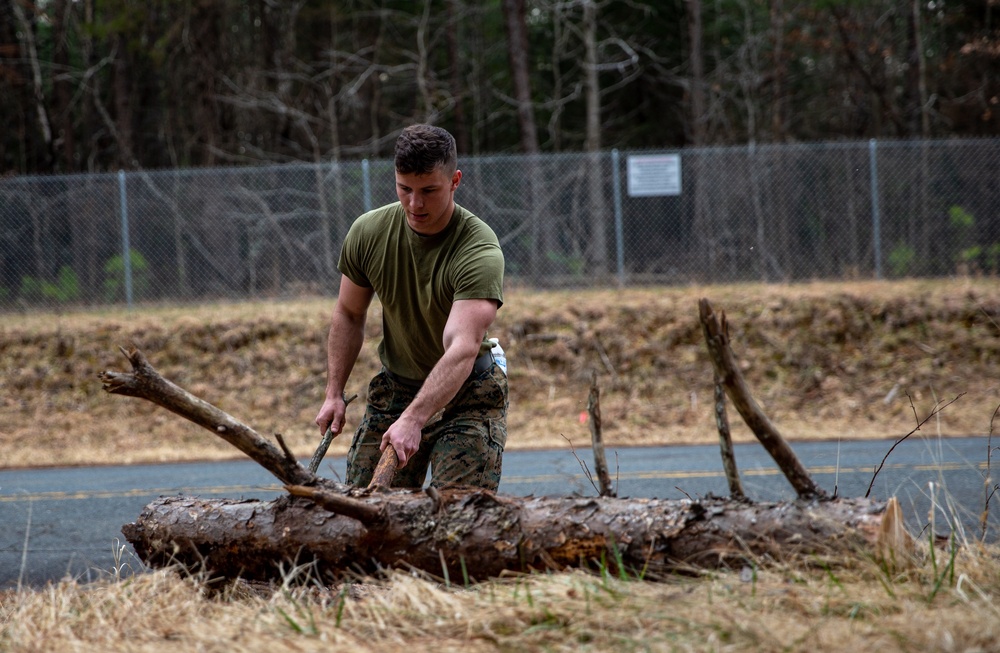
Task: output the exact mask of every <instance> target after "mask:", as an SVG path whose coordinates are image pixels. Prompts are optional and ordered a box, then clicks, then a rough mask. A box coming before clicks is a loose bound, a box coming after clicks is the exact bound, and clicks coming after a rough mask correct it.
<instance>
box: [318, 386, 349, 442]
mask: <svg viewBox="0 0 1000 653" xmlns="http://www.w3.org/2000/svg"><path fill="white" fill-rule="evenodd" d="M346 415H347V402H346V401H344V395H342V394H341V395H338V396H336V397H327V398H326V401H324V402H323V407H322V408H320V409H319V414H317V415H316V426H318V427H319V433H320V435H326V429H327V428H329V429H330V431H331V432H332V433H333V437H337V436H338V435H340V431H341V429H343V428H344V420H345V418H346Z"/></svg>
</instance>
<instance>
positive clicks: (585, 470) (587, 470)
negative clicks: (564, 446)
mask: <svg viewBox="0 0 1000 653" xmlns="http://www.w3.org/2000/svg"><path fill="white" fill-rule="evenodd" d="M559 435H561V436H562V437H563V440H565V441H566V442H569V450H570V452H571V453H572V454H573V457H574V458H576V462H578V463H580V467H582V468H583V473H584V474H585V475H586V476H587V480H588V481H590V484H591V485H592V486H594V490H595V491H596V492H597V494H598V495H600V494H601V488H599V487H597V483H595V482H594V475H593V474H591V473H590V468H589V467H587V463H586V462H584V461H583V460H582V459H581V458H580V456H578V455H576V448H574V447H573V442H572V441H571V440H570V439H569V438H567V437H566V436H565V434H563V433H560V434H559Z"/></svg>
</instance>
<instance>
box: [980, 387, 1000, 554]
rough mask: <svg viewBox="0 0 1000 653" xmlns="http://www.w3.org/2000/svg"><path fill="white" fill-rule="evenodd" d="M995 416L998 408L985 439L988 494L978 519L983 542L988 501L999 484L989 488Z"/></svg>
mask: <svg viewBox="0 0 1000 653" xmlns="http://www.w3.org/2000/svg"><path fill="white" fill-rule="evenodd" d="M997 414H1000V406H997V407H996V410H994V411H993V416H992V417H990V434H989V436H988V437H987V438H986V474H985V482H984V485H985V486H986V488H985V490H984V491H985V492H989V494H987V495H986V501H985V502H984V503H983V514H982V516H981V517H980V519H979V524H980V527H981V528H982V538H983V540H985V539H986V527H987V524H988V523H989V518H990V501H991V500H992V499H993V496H994V495H995V494H996V493H997V491H998V490H1000V483H994V484H993V487H992V488H991V487H990V480H992V479H991V476H992V466H993V422H994V420H996V418H997ZM998 448H1000V447H998Z"/></svg>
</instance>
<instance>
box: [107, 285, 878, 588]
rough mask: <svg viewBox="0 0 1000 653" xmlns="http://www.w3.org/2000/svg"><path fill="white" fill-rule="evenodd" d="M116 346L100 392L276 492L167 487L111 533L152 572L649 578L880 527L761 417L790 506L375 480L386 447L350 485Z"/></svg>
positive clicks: (726, 367) (721, 345) (389, 464)
mask: <svg viewBox="0 0 1000 653" xmlns="http://www.w3.org/2000/svg"><path fill="white" fill-rule="evenodd" d="M705 308H708V311H707V312H706V313H705V314H704V315H703V318H710V317H712V313H711V310H710V307H708V306H707V302H706V303H705V306H703V310H704V309H705ZM704 321H705V322H713V321H714V320H704ZM706 329H707V333H708V332H711V333H710V336H709V337H710V340H709V348H710V351H712V354H713V356H715V355H716V354H720V353H721V354H722V355H723V356H729V357H730V359H724V362H723V365H718V367H717V369H716V372H717V373H718V374H719V376H720V377H721V378H722V379H723V385H726V388H727V392H730V398H731V399H733V400H734V403H736V402H737V401H738V400H740V397H744V399H746V398H748V397H749V393H748V391H745V389H744V390H743V391H742V392H743V394H742V395H741V394H736V396H735V397H734V396H733V395H734V393H732V392H731V391H732V384H733V381H734V378H735V377H733V375H732V374H731V373H730V372H731V370H732V369H735V365H732V364H731V352H730V353H728V354H727V353H726V351H727V350H728V341H727V339H726V337H725V324H724V322H723V327H722V329H721V337H720V329H717V328H709V327H706ZM122 352H123V353H124V354H125V356H126V357H127V358H128V360H129V362H130V363H131V364H132V368H133V371H132V372H131V373H122V372H110V371H106V372H103V373H102V374H100V375H99V376H100V378H101V380H102V381H103V383H104V389H105V390H106V391H108V392H110V393H112V394H123V395H127V396H131V397H138V398H143V399H146V400H148V401H152V402H153V403H156V404H158V405H160V406H162V407H164V408H167V409H168V410H171V411H173V412H174V413H176V414H178V415H180V416H182V417H185V418H186V419H189V420H191V421H193V422H195V423H197V424H200V425H201V426H204V427H205V428H206V429H208V430H210V431H212V432H213V433H215V434H216V435H218V436H220V437H223V438H224V439H226V440H227V441H228V442H230V443H231V444H233V445H234V446H236V447H237V448H239V449H240V450H241V451H243V452H244V453H246V454H247V455H248V456H250V457H251V458H252V459H253V460H255V461H257V462H258V463H259V464H261V465H262V466H263V467H264V468H265V469H267V470H268V471H270V472H271V473H272V474H274V475H275V476H276V477H277V478H278V479H279V480H281V481H282V482H283V483H285V485H286V488H287V489H288V492H289V496H283V497H280V498H278V499H276V500H273V501H256V500H253V501H242V500H232V499H221V500H206V499H200V498H197V497H169V498H161V499H158V500H157V501H154V502H152V503H150V504H149V505H148V506H146V508H145V510H144V511H143V512H142V514H141V515H139V517H138V519H137V520H136V521H135V522H134V523H130V524H126V525H125V526H123V529H122V532H123V533H124V534H125V537H126V539H127V540H128V541H129V543H130V544H132V546H133V547H134V548H135V551H136V553H137V554H138V555H139V557H140V559H141V560H142V561H143V562H144V563H145V564H147V565H149V566H152V567H163V566H168V565H174V564H178V563H180V564H183V565H184V566H185V567H188V568H192V569H198V570H202V571H204V572H206V573H208V574H210V575H211V576H213V577H223V578H236V577H241V578H247V579H254V580H280V579H281V576H282V574H283V573H285V570H287V569H289V568H291V567H292V566H293V565H307V566H309V567H311V568H313V569H314V570H315V572H316V573H317V574H318V575H319V576H320V577H322V578H336V577H338V576H342V575H344V574H354V573H361V574H368V573H374V572H376V571H378V570H379V569H385V568H393V567H396V568H400V567H401V568H413V569H419V570H422V571H425V572H428V573H432V574H435V573H443V574H447V575H451V576H452V577H455V578H458V577H459V576H458V574H461V575H462V577H464V578H475V579H485V578H488V577H494V576H498V575H500V574H502V573H504V572H507V571H514V572H517V571H529V570H559V569H564V568H566V567H574V566H584V567H590V566H601V565H604V566H605V567H610V568H613V569H615V570H616V573H617V572H618V571H624V572H626V573H636V574H645V575H647V576H648V575H649V574H650V573H652V574H658V573H667V572H671V571H677V570H690V569H695V568H706V567H707V568H711V567H718V566H721V565H729V564H732V563H734V562H739V563H740V564H743V563H744V561H746V560H747V559H754V560H759V559H763V558H767V559H789V558H791V557H794V556H798V555H808V556H817V555H820V556H822V555H824V554H829V555H843V554H845V553H847V554H850V553H853V552H855V551H856V550H858V549H864V550H867V551H871V550H872V549H873V547H875V548H876V549H878V547H877V546H876V544H877V542H878V533H880V532H882V531H885V530H886V529H885V527H884V526H883V524H882V515H883V513H884V510H885V504H882V503H878V502H875V501H869V500H868V499H854V500H848V499H837V500H828V499H826V497H825V496H824V493H823V492H822V491H821V490H818V488H817V487H816V486H815V485H814V484H812V480H811V479H809V478H808V475H806V474H805V471H804V469H802V468H801V466H797V461H796V460H795V459H794V455H793V454H791V455H790V457H789V455H788V454H790V453H791V452H790V449H788V448H787V445H786V444H785V443H784V442H783V441H781V440H780V435H779V434H778V433H777V431H776V430H775V429H773V427H771V428H770V429H765V430H764V436H765V437H764V438H762V440H768V441H767V442H765V443H764V444H765V446H767V447H768V448H769V450H771V449H772V448H774V451H772V454H774V453H775V452H777V453H778V454H779V456H781V455H784V458H783V459H782V460H779V461H778V462H779V465H781V466H782V468H783V471H785V473H786V476H787V475H789V473H790V472H791V473H792V476H790V480H791V481H792V482H793V485H794V486H795V487H796V490H797V491H798V493H799V499H798V500H797V501H794V502H787V503H763V504H755V503H751V502H749V501H747V500H746V499H744V498H742V497H739V498H737V499H720V498H714V497H709V498H705V499H700V500H694V499H685V500H659V499H627V498H614V497H598V498H575V497H573V498H564V497H509V496H500V495H497V494H494V493H492V492H488V491H485V490H478V489H470V488H446V489H441V490H437V489H434V488H428V489H427V491H425V492H420V491H413V490H387V489H386V488H388V487H389V486H390V485H391V479H392V473H393V472H394V471H395V463H396V461H395V459H394V458H395V456H394V454H395V452H394V451H393V450H392V449H391V447H390V448H387V450H386V456H385V457H384V458H383V463H384V465H383V464H382V463H380V465H379V468H380V472H379V473H378V474H377V479H376V480H373V483H372V485H370V486H369V487H368V488H351V487H348V486H345V485H342V484H339V483H334V482H333V481H330V480H328V479H323V478H320V477H318V476H316V475H315V474H314V473H313V472H312V471H310V470H309V469H306V468H305V467H303V466H302V465H301V464H299V463H298V462H297V461H296V460H295V459H294V458H293V456H292V455H291V453H290V452H289V451H288V450H287V448H286V447H284V444H283V442H282V441H281V439H280V436H276V437H278V441H279V445H281V447H280V448H279V447H275V446H274V445H273V444H271V443H270V442H268V441H267V440H266V439H265V438H263V437H262V436H261V435H260V434H258V433H257V432H256V431H254V430H253V429H251V428H250V427H248V426H246V425H244V424H242V423H241V422H239V421H238V420H236V419H235V418H233V417H232V416H230V415H228V414H226V413H224V412H223V411H221V410H219V409H218V408H216V407H214V406H212V405H211V404H209V403H208V402H205V401H203V400H202V399H200V398H198V397H195V396H193V395H191V394H190V393H188V392H187V391H185V390H183V389H182V388H179V387H178V386H176V385H174V384H173V383H171V382H170V381H167V380H166V379H164V378H162V377H161V376H160V375H159V373H157V372H156V370H155V369H154V368H153V367H152V366H151V365H150V364H149V362H148V361H147V360H146V358H145V356H144V355H143V354H142V353H141V352H140V351H138V350H136V349H131V350H127V351H126V350H125V349H122ZM716 363H718V361H716ZM718 368H722V369H718ZM727 376H728V384H727V383H726V378H727ZM736 381H739V379H736ZM744 403H748V404H749V403H752V398H749V400H748V401H745V402H744ZM751 407H752V406H751ZM742 413H743V410H741V414H742ZM761 415H762V414H761ZM746 417H747V416H746V415H744V418H746ZM758 417H759V416H758ZM764 419H765V420H766V418H764ZM767 425H769V422H767V423H765V426H767ZM760 436H761V434H760V433H758V437H760ZM782 462H784V464H782ZM786 467H787V469H786ZM734 471H735V469H734Z"/></svg>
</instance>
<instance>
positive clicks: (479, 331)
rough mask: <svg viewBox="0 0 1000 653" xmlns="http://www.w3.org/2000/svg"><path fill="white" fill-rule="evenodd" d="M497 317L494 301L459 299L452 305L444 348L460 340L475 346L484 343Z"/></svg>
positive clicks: (445, 330)
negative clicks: (485, 336)
mask: <svg viewBox="0 0 1000 653" xmlns="http://www.w3.org/2000/svg"><path fill="white" fill-rule="evenodd" d="M496 317H497V302H496V300H493V299H458V300H455V302H454V303H453V304H452V305H451V313H449V314H448V323H447V324H446V325H445V329H444V346H445V348H447V347H448V345H449V343H450V342H451V340H453V339H455V338H458V339H460V340H462V341H463V342H466V343H469V344H470V345H471V344H475V345H476V346H477V347H478V345H479V343H480V342H481V341H482V338H483V336H484V335H486V330H487V329H488V328H489V327H490V325H491V324H493V320H495V319H496Z"/></svg>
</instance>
